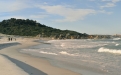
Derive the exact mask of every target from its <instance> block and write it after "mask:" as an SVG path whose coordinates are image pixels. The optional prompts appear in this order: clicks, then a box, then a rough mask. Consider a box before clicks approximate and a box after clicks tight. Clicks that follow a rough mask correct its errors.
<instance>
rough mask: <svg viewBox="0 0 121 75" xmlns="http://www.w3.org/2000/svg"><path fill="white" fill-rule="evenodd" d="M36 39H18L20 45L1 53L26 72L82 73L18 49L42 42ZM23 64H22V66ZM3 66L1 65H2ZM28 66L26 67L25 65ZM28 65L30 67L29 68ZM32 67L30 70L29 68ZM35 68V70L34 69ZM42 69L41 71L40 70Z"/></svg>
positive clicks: (70, 74) (49, 74) (61, 74)
mask: <svg viewBox="0 0 121 75" xmlns="http://www.w3.org/2000/svg"><path fill="white" fill-rule="evenodd" d="M35 40H36V39H33V38H25V39H20V40H18V39H17V41H18V42H19V43H20V45H15V46H11V47H7V48H4V49H1V50H0V54H1V55H2V56H4V57H5V58H7V59H9V60H10V61H11V62H13V63H15V64H16V65H17V66H18V67H20V68H22V69H23V70H24V71H25V72H26V73H28V74H33V75H40V74H41V75H80V74H78V73H75V72H72V71H70V70H67V69H63V68H59V67H55V66H53V65H51V64H50V63H49V61H47V60H46V59H44V58H40V57H35V56H32V55H28V54H24V53H20V52H19V51H18V49H23V48H28V47H31V46H33V45H37V44H40V43H38V42H34V41H35ZM21 65H22V66H21ZM0 66H1V65H0ZM24 66H26V68H25V67H24ZM27 67H28V68H27ZM29 68H30V70H28V69H29ZM33 70H34V71H33ZM39 71H40V72H39Z"/></svg>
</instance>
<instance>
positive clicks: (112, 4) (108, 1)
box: [100, 0, 120, 9]
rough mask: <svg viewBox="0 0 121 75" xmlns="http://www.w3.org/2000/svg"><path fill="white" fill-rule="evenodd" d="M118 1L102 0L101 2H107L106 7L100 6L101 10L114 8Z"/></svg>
mask: <svg viewBox="0 0 121 75" xmlns="http://www.w3.org/2000/svg"><path fill="white" fill-rule="evenodd" d="M119 1H120V0H102V2H107V3H106V5H103V6H100V8H101V9H103V8H109V7H115V6H116V3H117V2H119Z"/></svg>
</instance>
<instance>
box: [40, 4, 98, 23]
mask: <svg viewBox="0 0 121 75" xmlns="http://www.w3.org/2000/svg"><path fill="white" fill-rule="evenodd" d="M38 7H39V8H40V9H44V10H45V11H46V12H47V13H49V14H54V15H59V16H62V17H64V19H60V20H56V21H58V22H73V21H77V20H80V19H84V17H85V16H87V15H90V14H95V13H96V11H95V10H93V9H75V8H72V7H66V6H62V5H55V6H49V5H46V6H38Z"/></svg>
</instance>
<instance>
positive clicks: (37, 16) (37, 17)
mask: <svg viewBox="0 0 121 75" xmlns="http://www.w3.org/2000/svg"><path fill="white" fill-rule="evenodd" d="M46 17H48V15H31V16H30V18H34V19H40V18H46Z"/></svg>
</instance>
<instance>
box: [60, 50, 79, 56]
mask: <svg viewBox="0 0 121 75" xmlns="http://www.w3.org/2000/svg"><path fill="white" fill-rule="evenodd" d="M59 53H60V54H64V55H69V56H79V55H78V54H70V53H68V52H66V51H61V52H59Z"/></svg>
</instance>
